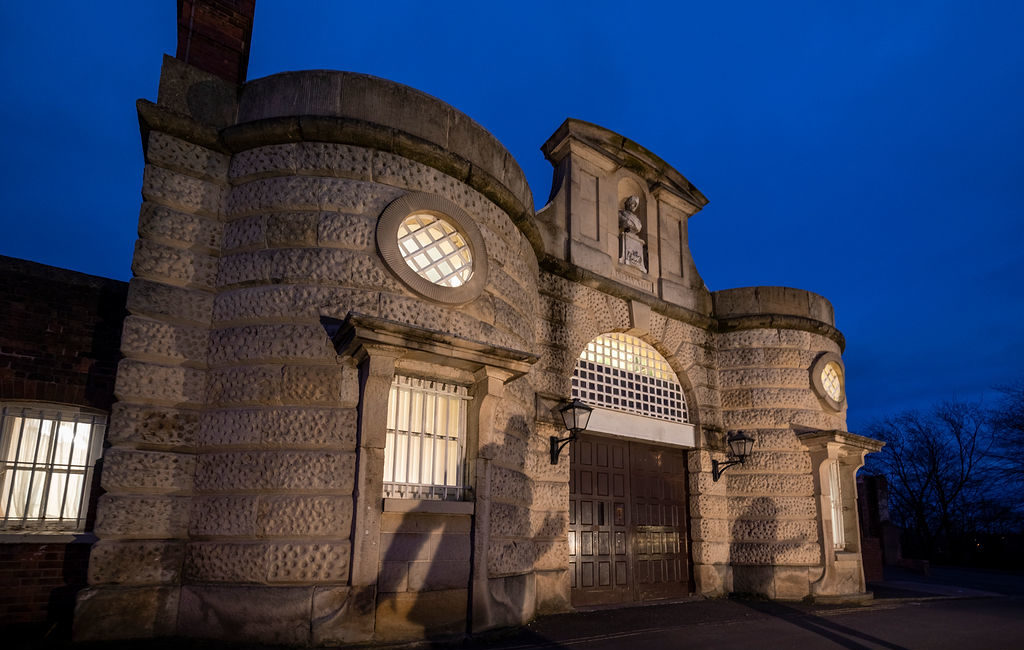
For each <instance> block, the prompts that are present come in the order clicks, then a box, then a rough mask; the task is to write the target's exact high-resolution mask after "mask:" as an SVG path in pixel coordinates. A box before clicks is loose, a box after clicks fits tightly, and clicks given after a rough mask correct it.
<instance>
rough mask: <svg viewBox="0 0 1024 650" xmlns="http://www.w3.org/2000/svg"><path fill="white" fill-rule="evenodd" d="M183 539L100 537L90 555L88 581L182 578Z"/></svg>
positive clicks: (137, 583) (136, 583)
mask: <svg viewBox="0 0 1024 650" xmlns="http://www.w3.org/2000/svg"><path fill="white" fill-rule="evenodd" d="M184 559H185V544H184V543H183V542H168V541H164V540H155V541H145V542H135V541H133V542H112V541H106V540H101V541H100V542H98V543H97V544H96V545H94V546H93V547H92V551H91V553H90V555H89V584H91V585H102V584H116V585H132V586H141V585H160V584H167V583H176V582H179V581H180V579H181V568H182V562H183V561H184Z"/></svg>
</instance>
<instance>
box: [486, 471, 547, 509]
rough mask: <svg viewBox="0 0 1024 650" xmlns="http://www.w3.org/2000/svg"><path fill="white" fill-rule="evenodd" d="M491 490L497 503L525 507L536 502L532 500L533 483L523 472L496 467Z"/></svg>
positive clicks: (492, 475)
mask: <svg viewBox="0 0 1024 650" xmlns="http://www.w3.org/2000/svg"><path fill="white" fill-rule="evenodd" d="M490 489H491V495H492V498H493V499H494V500H495V501H500V502H503V503H518V504H524V505H525V504H529V503H530V502H531V501H534V502H536V499H534V498H532V497H533V496H534V495H533V494H532V493H533V482H532V481H531V480H530V479H529V478H528V477H527V476H526V475H525V474H523V473H522V472H517V471H515V470H512V469H508V468H505V467H495V468H494V470H493V471H492V472H491V486H490ZM544 505H546V504H544Z"/></svg>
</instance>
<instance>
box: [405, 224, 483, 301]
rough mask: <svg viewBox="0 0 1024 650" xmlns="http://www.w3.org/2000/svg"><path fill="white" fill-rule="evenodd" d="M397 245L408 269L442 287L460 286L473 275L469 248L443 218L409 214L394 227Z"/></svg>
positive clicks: (471, 254)
mask: <svg viewBox="0 0 1024 650" xmlns="http://www.w3.org/2000/svg"><path fill="white" fill-rule="evenodd" d="M398 248H399V249H400V250H401V252H402V258H403V259H404V260H405V263H406V264H408V265H409V268H410V269H412V270H413V271H416V273H417V275H419V276H420V277H421V278H424V279H425V280H429V281H430V282H433V283H434V284H436V285H439V286H442V287H461V286H462V285H464V284H466V283H467V282H469V279H470V278H471V277H473V251H472V250H471V249H470V247H469V243H468V242H467V241H466V238H465V237H463V236H462V235H461V234H460V233H459V231H458V230H456V229H455V227H454V226H452V225H451V224H450V223H448V222H447V221H446V220H445V219H443V218H441V217H438V216H435V215H433V214H426V213H422V212H421V213H417V214H411V215H409V216H408V217H406V218H405V220H403V221H402V224H401V225H400V226H399V227H398Z"/></svg>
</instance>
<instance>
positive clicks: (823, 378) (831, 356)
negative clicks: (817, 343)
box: [811, 352, 846, 411]
mask: <svg viewBox="0 0 1024 650" xmlns="http://www.w3.org/2000/svg"><path fill="white" fill-rule="evenodd" d="M843 373H844V370H843V360H842V359H841V358H840V357H839V355H838V354H836V353H834V352H825V353H823V354H822V355H821V356H819V357H818V358H817V360H816V361H815V362H814V364H813V365H812V366H811V386H812V387H813V388H814V392H816V393H817V394H818V396H819V397H820V398H821V399H822V401H823V402H824V403H825V404H827V405H828V406H829V407H830V408H832V409H833V410H836V411H841V410H842V408H843V403H844V402H845V401H846V394H845V393H846V387H845V383H846V380H845V378H844V377H843Z"/></svg>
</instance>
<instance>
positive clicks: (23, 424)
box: [0, 405, 107, 532]
mask: <svg viewBox="0 0 1024 650" xmlns="http://www.w3.org/2000/svg"><path fill="white" fill-rule="evenodd" d="M106 421H107V420H106V416H104V415H99V414H93V413H85V412H82V411H80V410H78V409H75V408H73V407H60V406H45V407H22V406H13V405H8V406H4V407H3V410H2V422H0V426H2V428H0V432H2V434H0V453H2V456H0V462H2V465H0V467H2V470H0V471H2V473H3V492H2V493H0V530H7V531H10V530H59V531H69V532H70V531H80V530H83V528H84V527H85V516H86V511H87V510H88V507H89V506H88V504H89V487H90V485H91V484H92V474H93V467H94V466H95V464H96V460H97V458H99V455H100V449H101V446H102V444H103V432H104V430H105V428H106Z"/></svg>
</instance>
